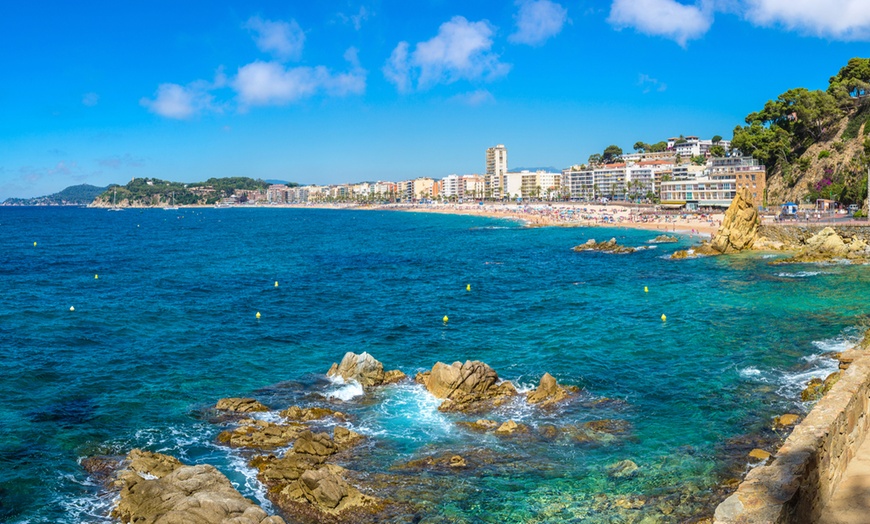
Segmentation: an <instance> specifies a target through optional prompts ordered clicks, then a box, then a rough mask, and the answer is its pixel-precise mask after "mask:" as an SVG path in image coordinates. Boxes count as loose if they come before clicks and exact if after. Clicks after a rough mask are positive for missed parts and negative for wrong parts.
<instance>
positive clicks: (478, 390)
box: [424, 360, 517, 412]
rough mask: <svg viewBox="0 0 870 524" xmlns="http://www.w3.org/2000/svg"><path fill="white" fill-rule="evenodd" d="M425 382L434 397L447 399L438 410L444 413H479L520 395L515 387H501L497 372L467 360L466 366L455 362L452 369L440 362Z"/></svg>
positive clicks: (502, 385)
mask: <svg viewBox="0 0 870 524" xmlns="http://www.w3.org/2000/svg"><path fill="white" fill-rule="evenodd" d="M424 380H425V383H426V389H427V390H429V392H430V393H432V394H433V395H435V396H436V397H438V398H443V399H446V400H445V401H444V402H443V403H442V404H441V406H439V407H438V409H439V410H441V411H465V412H469V411H475V410H478V409H484V408H485V407H488V406H489V405H496V406H497V405H500V404H502V403H504V402H505V401H507V400H508V399H509V398H511V397H513V396H515V395H517V390H516V388H515V387H514V385H513V384H511V383H510V382H502V383H500V384H498V380H499V378H498V375H497V374H496V372H495V370H493V369H492V368H491V367H489V366H487V365H486V364H484V363H483V362H480V361H476V360H475V361H471V360H466V361H465V363H464V364H462V363H460V362H454V363H453V364H451V365H449V366H448V365H447V364H444V363H442V362H438V363H436V364H435V365H434V366H433V367H432V371H431V372H430V373H429V376H428V377H426V378H424ZM483 403H486V404H485V405H484V404H483Z"/></svg>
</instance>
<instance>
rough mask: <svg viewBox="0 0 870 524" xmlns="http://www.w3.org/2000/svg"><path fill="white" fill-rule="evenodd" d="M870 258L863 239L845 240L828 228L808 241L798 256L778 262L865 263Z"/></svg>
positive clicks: (849, 238) (869, 252)
mask: <svg viewBox="0 0 870 524" xmlns="http://www.w3.org/2000/svg"><path fill="white" fill-rule="evenodd" d="M868 256H870V248H868V246H867V242H865V241H864V240H863V239H860V238H858V237H846V238H843V237H841V236H840V235H838V234H837V232H836V231H834V229H833V228H830V227H826V228H824V229H822V230H821V231H819V232H818V233H816V234H815V235H813V236H811V237H810V238H808V239H806V241H805V242H804V245H803V246H802V247H801V249H800V251H799V252H798V253H797V255H795V256H794V257H792V258H789V259H786V260H781V261H778V262H779V263H793V262H799V263H804V262H826V261H829V260H834V259H844V260H862V261H863V260H866V259H867V258H868Z"/></svg>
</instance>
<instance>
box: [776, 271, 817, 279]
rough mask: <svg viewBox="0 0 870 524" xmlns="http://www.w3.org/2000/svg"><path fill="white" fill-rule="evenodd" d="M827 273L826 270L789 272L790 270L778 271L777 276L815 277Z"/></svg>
mask: <svg viewBox="0 0 870 524" xmlns="http://www.w3.org/2000/svg"><path fill="white" fill-rule="evenodd" d="M827 274H828V273H827V272H826V271H797V272H794V273H789V272H782V273H777V274H776V276H778V277H782V278H807V277H814V276H816V275H827Z"/></svg>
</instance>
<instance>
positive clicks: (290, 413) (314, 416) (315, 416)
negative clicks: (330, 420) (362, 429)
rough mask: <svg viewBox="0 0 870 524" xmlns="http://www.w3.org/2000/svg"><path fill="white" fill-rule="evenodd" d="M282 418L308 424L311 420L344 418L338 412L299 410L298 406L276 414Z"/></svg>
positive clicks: (324, 409) (315, 409)
mask: <svg viewBox="0 0 870 524" xmlns="http://www.w3.org/2000/svg"><path fill="white" fill-rule="evenodd" d="M278 414H279V415H281V416H282V417H283V418H285V419H287V420H293V421H299V422H310V421H312V420H320V419H324V418H327V417H334V418H336V419H339V420H344V419H345V418H346V417H345V415H344V413H342V412H340V411H335V410H332V409H329V408H317V407H314V408H301V407H299V406H290V407H289V408H287V409H285V410H284V411H281V412H280V413H278Z"/></svg>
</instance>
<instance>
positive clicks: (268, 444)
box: [217, 419, 308, 449]
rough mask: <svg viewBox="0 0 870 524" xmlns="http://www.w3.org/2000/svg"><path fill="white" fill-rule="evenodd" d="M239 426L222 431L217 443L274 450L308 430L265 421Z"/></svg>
mask: <svg viewBox="0 0 870 524" xmlns="http://www.w3.org/2000/svg"><path fill="white" fill-rule="evenodd" d="M240 424H241V425H240V426H239V427H237V428H235V429H232V430H227V431H223V432H221V433H220V434H219V435H218V438H217V440H218V442H219V443H221V444H225V445H227V446H230V447H234V448H256V449H275V448H278V447H282V446H286V445H288V444H290V443H291V442H293V440H294V439H296V438H297V437H299V435H300V434H301V433H302V432H304V431H307V430H308V426H305V425H304V424H296V423H291V424H275V423H274V422H266V421H265V420H250V419H246V420H242V421H240Z"/></svg>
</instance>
